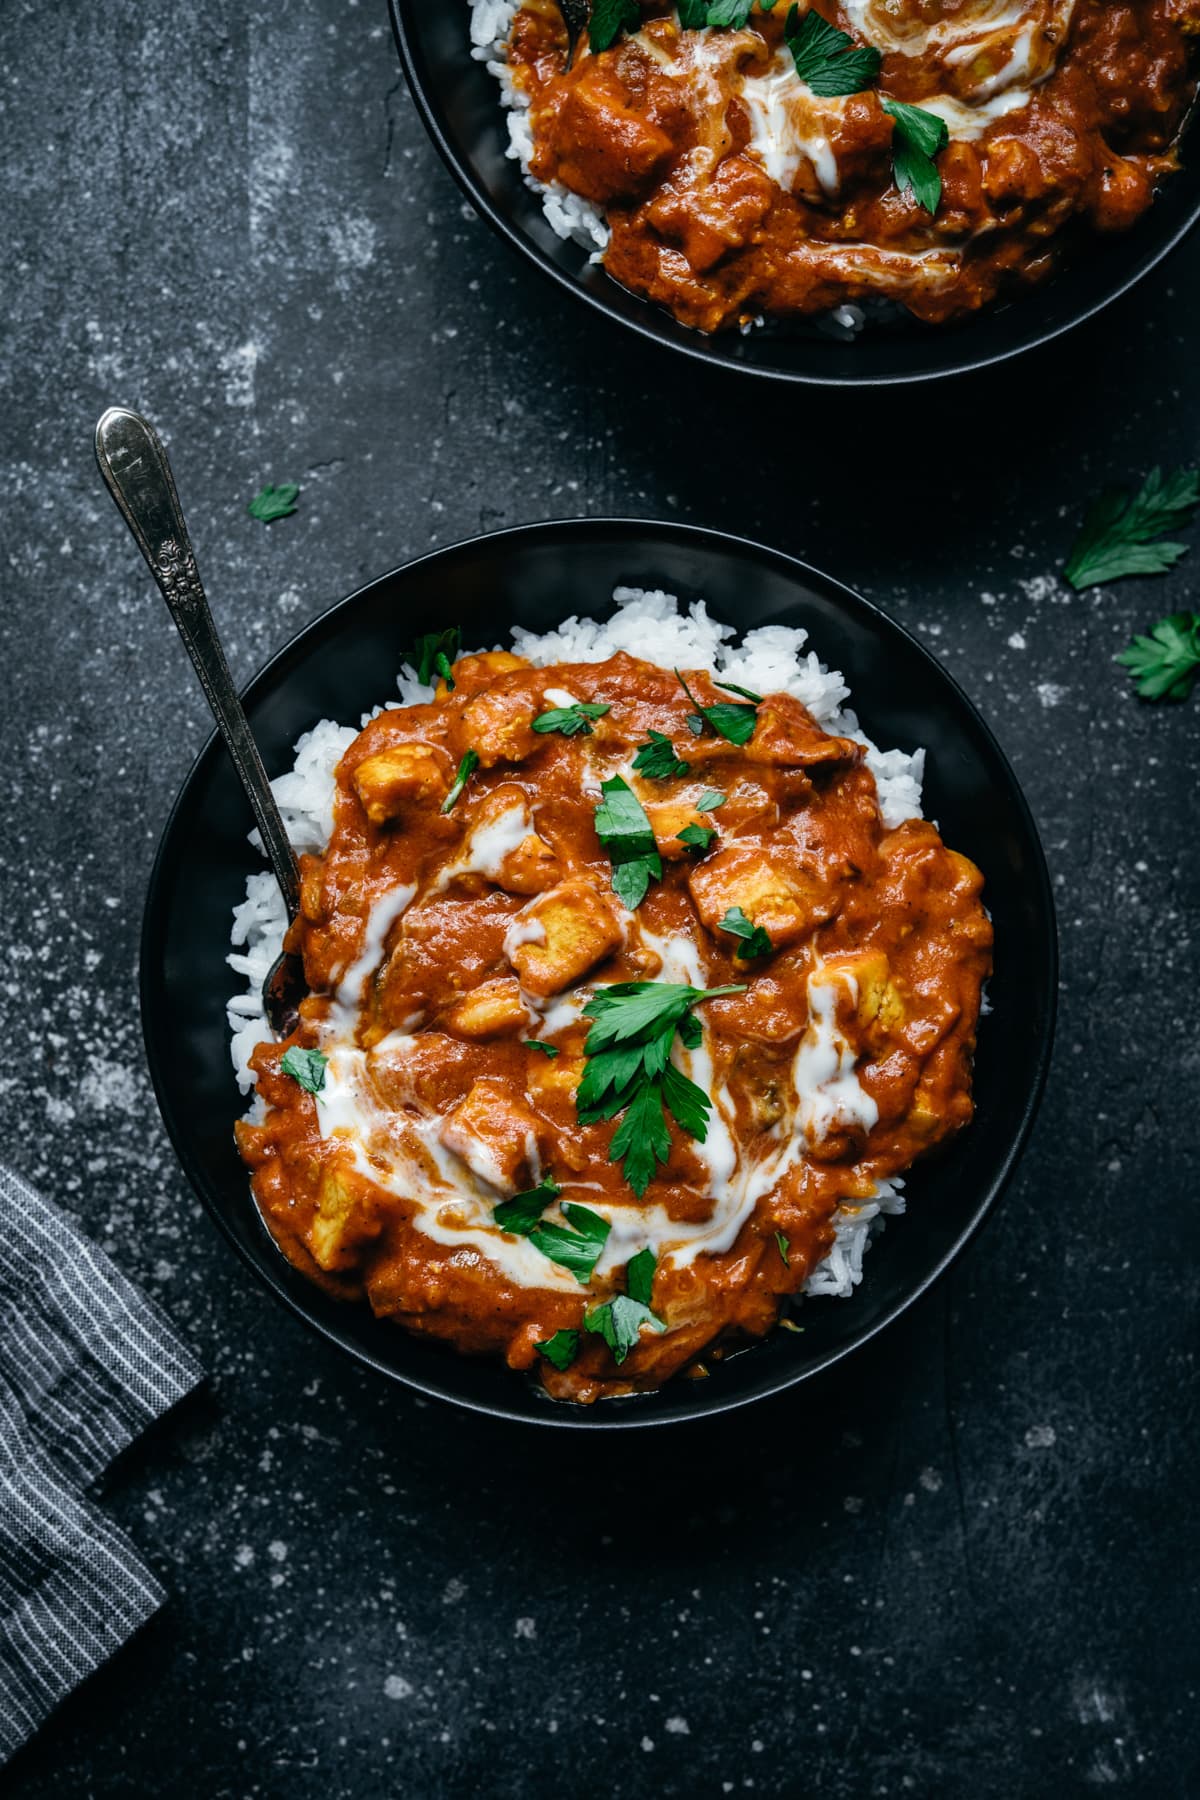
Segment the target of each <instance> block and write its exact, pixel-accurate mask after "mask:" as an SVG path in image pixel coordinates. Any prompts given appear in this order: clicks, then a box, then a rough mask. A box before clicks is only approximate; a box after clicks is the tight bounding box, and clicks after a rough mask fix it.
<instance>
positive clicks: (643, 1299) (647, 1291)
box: [625, 1244, 658, 1306]
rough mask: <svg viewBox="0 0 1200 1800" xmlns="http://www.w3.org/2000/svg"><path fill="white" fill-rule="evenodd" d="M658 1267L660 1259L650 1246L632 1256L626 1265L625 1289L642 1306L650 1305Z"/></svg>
mask: <svg viewBox="0 0 1200 1800" xmlns="http://www.w3.org/2000/svg"><path fill="white" fill-rule="evenodd" d="M657 1267H658V1258H657V1256H655V1254H654V1252H653V1250H651V1248H650V1246H649V1244H647V1245H646V1248H645V1249H644V1250H639V1251H638V1253H637V1255H636V1256H631V1257H630V1259H629V1261H628V1262H627V1263H626V1264H625V1288H626V1291H627V1293H628V1294H629V1297H630V1299H631V1300H637V1301H638V1302H639V1303H640V1304H641V1305H642V1306H649V1305H650V1295H651V1293H652V1292H653V1289H654V1271H655V1270H656V1269H657Z"/></svg>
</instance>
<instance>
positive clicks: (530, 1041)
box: [524, 1038, 558, 1062]
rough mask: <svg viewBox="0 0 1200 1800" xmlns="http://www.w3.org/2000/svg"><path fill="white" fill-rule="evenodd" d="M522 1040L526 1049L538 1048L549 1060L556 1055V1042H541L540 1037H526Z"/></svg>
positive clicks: (552, 1059)
mask: <svg viewBox="0 0 1200 1800" xmlns="http://www.w3.org/2000/svg"><path fill="white" fill-rule="evenodd" d="M524 1042H525V1048H526V1049H527V1050H540V1051H541V1053H542V1055H543V1056H548V1057H549V1058H550V1060H551V1062H553V1061H554V1058H555V1057H556V1056H557V1055H558V1045H557V1044H543V1042H542V1040H541V1038H526V1039H525V1040H524Z"/></svg>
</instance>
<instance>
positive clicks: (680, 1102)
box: [659, 1062, 712, 1162]
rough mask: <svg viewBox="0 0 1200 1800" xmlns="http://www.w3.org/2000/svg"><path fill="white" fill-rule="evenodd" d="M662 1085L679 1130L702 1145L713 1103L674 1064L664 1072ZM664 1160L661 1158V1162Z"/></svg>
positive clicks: (700, 1088)
mask: <svg viewBox="0 0 1200 1800" xmlns="http://www.w3.org/2000/svg"><path fill="white" fill-rule="evenodd" d="M661 1085H662V1097H663V1100H664V1101H665V1103H666V1107H667V1110H668V1112H669V1113H670V1114H671V1117H672V1118H673V1119H674V1121H675V1123H676V1124H677V1125H678V1126H679V1129H680V1130H681V1131H686V1132H687V1134H688V1136H689V1137H694V1138H695V1139H696V1141H697V1143H701V1144H702V1143H703V1142H704V1140H705V1138H706V1137H707V1136H708V1115H709V1114H710V1113H711V1111H712V1101H711V1100H710V1099H709V1097H708V1095H707V1094H706V1093H705V1091H704V1089H703V1088H702V1087H697V1086H696V1083H695V1082H694V1081H692V1080H690V1079H689V1078H688V1076H686V1075H685V1074H684V1073H683V1071H682V1070H681V1069H677V1068H676V1067H675V1064H674V1063H673V1062H669V1063H668V1064H667V1066H666V1068H665V1069H664V1070H663V1072H662V1083H661ZM663 1160H665V1159H664V1158H662V1157H660V1158H659V1161H660V1162H662V1161H663Z"/></svg>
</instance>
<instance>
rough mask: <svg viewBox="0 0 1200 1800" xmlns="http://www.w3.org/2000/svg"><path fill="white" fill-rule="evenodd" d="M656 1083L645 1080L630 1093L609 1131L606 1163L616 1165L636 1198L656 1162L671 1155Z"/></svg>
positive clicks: (660, 1095) (661, 1101) (661, 1096)
mask: <svg viewBox="0 0 1200 1800" xmlns="http://www.w3.org/2000/svg"><path fill="white" fill-rule="evenodd" d="M662 1103H663V1091H662V1083H661V1082H660V1081H648V1082H646V1083H645V1085H644V1086H642V1087H639V1088H638V1089H637V1091H636V1092H635V1093H634V1095H633V1097H632V1099H631V1100H630V1102H629V1104H628V1106H627V1107H626V1108H625V1114H624V1117H623V1118H622V1120H621V1123H620V1124H619V1125H618V1126H617V1129H616V1130H615V1131H614V1132H613V1139H612V1143H611V1145H610V1146H609V1152H608V1154H609V1160H610V1161H611V1162H619V1163H620V1164H621V1168H622V1172H623V1174H624V1176H625V1179H626V1181H627V1182H628V1183H629V1185H630V1187H631V1188H632V1189H633V1191H634V1193H635V1194H636V1195H637V1197H638V1199H639V1200H640V1199H641V1198H642V1195H643V1194H644V1193H645V1192H646V1189H647V1188H648V1187H649V1185H650V1183H651V1181H652V1180H653V1179H654V1172H655V1170H656V1168H657V1167H658V1164H659V1163H665V1162H666V1160H667V1158H668V1157H669V1156H670V1154H671V1134H670V1132H669V1131H668V1130H667V1121H666V1119H665V1117H664V1115H663V1106H662Z"/></svg>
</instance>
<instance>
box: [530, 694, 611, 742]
mask: <svg viewBox="0 0 1200 1800" xmlns="http://www.w3.org/2000/svg"><path fill="white" fill-rule="evenodd" d="M611 711H612V707H611V706H601V705H599V704H598V703H597V702H596V701H595V700H576V701H573V702H572V704H571V705H570V706H554V707H551V709H550V711H549V712H544V713H539V714H538V716H537V718H536V719H535V720H534V721H533V729H534V730H535V731H540V732H542V733H545V732H548V731H559V732H561V733H562V735H563V737H591V735H592V727H591V723H590V721H591V720H592V719H602V718H603V717H604V715H605V713H609V712H611Z"/></svg>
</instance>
